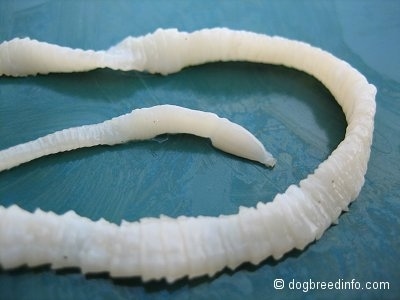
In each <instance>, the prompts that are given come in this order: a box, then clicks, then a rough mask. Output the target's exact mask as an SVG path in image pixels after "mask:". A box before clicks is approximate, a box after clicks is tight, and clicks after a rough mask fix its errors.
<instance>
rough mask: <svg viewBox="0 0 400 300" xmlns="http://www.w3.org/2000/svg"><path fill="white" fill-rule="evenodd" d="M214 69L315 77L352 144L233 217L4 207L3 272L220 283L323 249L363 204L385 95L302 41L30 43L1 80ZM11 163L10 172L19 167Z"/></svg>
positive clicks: (22, 43) (217, 33) (17, 51)
mask: <svg viewBox="0 0 400 300" xmlns="http://www.w3.org/2000/svg"><path fill="white" fill-rule="evenodd" d="M61 57H62V58H63V59H60V58H61ZM214 61H250V62H256V63H267V64H280V65H284V66H287V67H291V68H295V69H298V70H300V71H304V72H306V73H308V74H310V75H312V76H314V77H315V78H317V79H318V80H320V81H321V82H322V83H323V84H324V85H325V86H326V87H327V88H328V89H329V91H330V92H331V93H332V94H333V96H334V97H335V99H336V100H337V102H338V103H339V104H340V105H341V106H342V108H343V111H344V114H345V116H346V120H347V122H348V126H347V129H346V134H345V138H344V140H343V141H342V142H341V143H340V144H339V145H338V147H337V148H336V149H335V150H334V151H333V152H332V154H331V155H330V156H329V157H328V159H327V160H325V161H324V162H322V163H321V164H320V165H319V166H318V168H317V169H316V170H315V171H314V173H313V174H310V175H309V176H307V178H305V179H303V180H301V181H300V183H299V184H298V185H291V186H289V187H288V189H287V190H286V191H285V192H284V193H283V194H278V195H276V196H275V198H274V199H273V201H272V202H268V203H262V202H260V203H258V204H257V206H256V207H254V208H252V207H250V208H244V207H241V208H240V209H239V212H238V214H234V215H227V216H226V215H221V216H219V217H203V216H199V217H184V216H182V217H178V218H177V219H172V218H169V217H165V216H161V217H160V218H144V219H141V220H139V221H137V222H131V223H130V222H125V221H122V223H121V225H116V224H112V223H109V222H107V221H105V220H103V219H101V220H99V221H96V222H93V221H91V220H89V219H87V218H84V217H80V216H78V215H76V214H75V213H74V212H72V211H70V212H67V213H66V214H64V215H61V216H59V215H56V214H54V213H52V212H43V211H42V210H40V209H37V210H36V211H35V212H34V213H29V212H27V211H25V210H23V209H21V208H19V207H18V206H16V205H13V206H11V207H8V208H5V207H3V206H0V264H1V266H2V267H3V268H5V269H9V268H13V267H17V266H20V265H22V264H27V265H28V266H36V265H41V264H51V266H52V267H53V268H63V267H68V266H77V267H80V268H81V270H82V272H84V273H91V272H103V271H107V272H109V274H110V275H111V276H116V277H121V276H141V277H142V278H143V280H145V281H146V280H152V279H161V278H165V279H166V280H167V281H168V282H173V281H175V280H177V279H179V278H182V277H184V276H188V277H189V278H193V277H197V276H202V275H205V274H208V275H209V276H212V275H214V274H215V273H216V272H218V271H220V270H222V269H224V268H225V267H228V268H230V269H235V268H236V267H237V266H239V265H240V264H242V263H244V262H251V263H253V264H258V263H260V262H261V261H262V260H264V259H266V258H267V257H269V256H271V255H272V256H273V257H274V258H280V257H282V256H283V255H284V254H285V253H286V252H288V251H290V250H291V249H294V248H297V249H304V247H305V246H306V245H308V244H309V243H311V242H313V241H314V240H316V239H319V238H320V237H321V236H322V234H323V232H324V231H325V230H326V229H327V228H328V227H329V226H330V225H331V224H332V222H335V221H336V220H337V219H338V217H339V216H340V214H341V212H342V211H343V210H346V209H347V207H348V205H349V203H350V202H351V201H353V200H354V199H356V197H357V196H358V194H359V192H360V190H361V188H362V186H363V183H364V175H365V173H366V170H367V164H368V160H369V156H370V147H371V143H372V134H373V128H374V115H375V109H376V104H375V94H376V88H375V87H374V86H373V85H371V84H369V83H368V81H367V80H366V78H365V77H364V76H363V75H362V74H360V73H359V72H358V71H357V70H356V69H354V68H353V67H351V66H350V65H349V64H348V63H346V62H344V61H342V60H340V59H338V58H336V57H335V56H333V55H332V54H330V53H328V52H326V51H323V50H321V49H319V48H316V47H312V46H310V45H309V44H306V43H303V42H299V41H294V40H288V39H285V38H282V37H271V36H267V35H263V34H256V33H251V32H245V31H233V30H229V29H224V28H215V29H204V30H200V31H195V32H192V33H186V32H178V31H177V30H174V29H168V30H162V29H160V30H157V31H156V32H154V33H153V34H148V35H146V36H143V37H137V38H133V37H128V38H127V39H125V40H123V41H122V42H121V43H119V44H117V45H116V46H114V47H112V48H110V49H109V50H107V51H97V52H95V51H90V50H89V51H84V50H73V49H70V48H66V47H60V46H56V45H50V44H47V43H41V42H38V41H32V40H30V39H23V40H20V39H14V40H12V41H10V42H4V43H2V44H1V45H0V74H2V75H11V76H25V75H35V74H38V73H41V74H46V73H49V72H72V71H87V70H91V69H94V68H104V67H108V68H111V69H120V70H137V71H147V72H151V73H161V74H165V75H166V74H169V73H172V72H177V71H179V70H180V69H182V68H183V67H186V66H191V65H198V64H202V63H206V62H214ZM235 132H236V131H235ZM207 136H208V135H207ZM114 142H115V141H111V142H110V144H112V143H114ZM117 142H119V140H118V141H117ZM46 146H47V145H46ZM228 148H229V147H228ZM224 150H229V149H224ZM6 151H7V150H6ZM26 152H29V151H26ZM24 155H25V154H24ZM26 155H28V154H26ZM16 158H17V160H19V158H18V155H17V157H16ZM251 159H253V158H251ZM1 160H2V162H1V163H2V166H3V169H4V168H9V167H12V166H13V165H11V166H10V165H7V163H6V162H3V160H5V158H1ZM24 160H25V158H21V159H20V160H19V163H21V162H23V161H24ZM17 164H18V163H17ZM15 165H16V164H15Z"/></svg>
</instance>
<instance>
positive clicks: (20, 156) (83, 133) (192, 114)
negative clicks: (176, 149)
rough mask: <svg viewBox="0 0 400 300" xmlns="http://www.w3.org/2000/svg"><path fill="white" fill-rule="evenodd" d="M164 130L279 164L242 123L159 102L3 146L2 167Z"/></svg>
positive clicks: (123, 140) (0, 163) (148, 135)
mask: <svg viewBox="0 0 400 300" xmlns="http://www.w3.org/2000/svg"><path fill="white" fill-rule="evenodd" d="M164 133H170V134H175V133H190V134H194V135H197V136H201V137H206V138H210V139H211V143H212V144H213V145H214V146H215V147H216V148H218V149H221V150H223V151H225V152H228V153H231V154H234V155H236V156H240V157H243V158H247V159H250V160H255V161H258V162H260V163H262V164H265V165H266V166H268V167H273V166H274V165H275V159H274V158H273V157H272V155H271V154H270V153H269V152H267V151H266V150H265V148H264V146H263V145H262V144H261V142H260V141H259V140H257V139H256V138H255V137H254V136H253V135H252V134H251V133H250V132H248V131H247V130H246V129H244V128H243V127H242V126H240V125H238V124H235V123H232V122H230V121H229V120H227V119H225V118H220V117H218V116H217V115H216V114H213V113H207V112H203V111H198V110H192V109H187V108H183V107H180V106H176V105H158V106H153V107H150V108H142V109H135V110H133V111H132V112H131V113H129V114H125V115H122V116H119V117H116V118H113V119H111V120H107V121H104V122H103V123H99V124H93V125H84V126H79V127H73V128H69V129H64V130H61V131H57V132H55V133H52V134H49V135H46V136H44V137H41V138H38V139H36V140H34V141H31V142H27V143H24V144H19V145H17V146H13V147H10V148H8V149H5V150H2V151H0V171H3V170H7V169H10V168H13V167H16V166H18V165H20V164H22V163H25V162H28V161H31V160H33V159H36V158H39V157H42V156H45V155H49V154H54V153H58V152H63V151H70V150H73V149H78V148H82V147H92V146H97V145H115V144H120V143H125V142H128V141H135V140H145V139H151V138H154V137H156V136H157V135H160V134H164Z"/></svg>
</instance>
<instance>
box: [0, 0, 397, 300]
mask: <svg viewBox="0 0 400 300" xmlns="http://www.w3.org/2000/svg"><path fill="white" fill-rule="evenodd" d="M399 16H400V2H399V1H218V2H215V1H209V0H207V1H168V2H167V1H122V0H118V1H100V0H99V1H58V0H57V1H48V0H32V1H4V0H2V1H0V41H4V40H9V39H12V38H14V37H25V36H29V37H31V38H35V39H38V40H42V41H47V42H51V43H57V44H61V45H65V46H70V47H79V48H84V49H106V48H108V47H109V46H111V45H113V44H115V43H117V42H119V41H120V40H121V39H123V38H124V37H126V36H129V35H132V36H139V35H143V34H146V33H149V32H153V31H154V30H155V29H156V28H159V27H161V28H171V27H172V28H178V29H180V30H185V31H193V30H196V29H201V28H206V27H217V26H223V27H229V28H232V29H243V30H250V31H255V32H259V33H265V34H270V35H281V36H285V37H288V38H292V39H297V40H302V41H305V42H308V43H310V44H313V45H315V46H318V47H321V48H323V49H325V50H327V51H329V52H331V53H333V54H334V55H336V56H338V57H339V58H342V59H344V60H346V61H348V62H349V63H350V64H351V65H353V66H354V67H356V68H357V69H358V70H360V72H361V73H363V74H364V75H365V76H366V77H367V78H368V80H369V81H370V82H371V83H373V84H375V85H376V86H377V88H378V94H377V114H376V125H375V132H374V141H373V146H372V153H371V159H370V162H369V168H368V172H367V174H366V180H365V185H364V187H363V189H362V191H361V193H360V195H359V197H358V198H357V200H356V201H355V202H354V203H353V204H352V205H351V206H350V211H349V212H347V213H344V214H342V216H341V217H340V219H339V224H338V225H336V226H332V227H331V228H329V229H328V230H327V232H326V233H325V234H324V236H323V237H322V238H321V239H320V240H319V241H318V242H316V243H313V244H311V245H310V246H309V247H307V248H306V249H305V250H304V251H292V252H290V253H289V254H287V255H285V256H284V257H283V258H282V259H280V260H279V261H274V260H273V259H267V260H265V261H264V262H262V263H261V264H260V265H258V266H252V265H249V264H245V265H243V266H241V267H240V268H239V269H238V270H236V271H227V270H225V271H223V272H221V273H219V274H218V275H217V276H215V277H214V278H207V277H202V278H198V279H195V280H191V281H189V280H187V279H183V280H180V281H178V282H176V283H174V284H172V285H169V284H167V283H166V282H164V281H159V282H149V283H142V281H141V280H140V279H139V278H130V279H123V280H121V279H119V280H115V279H111V278H109V277H108V276H107V275H106V274H100V275H89V276H85V275H82V274H81V273H80V272H79V270H77V269H71V270H64V271H53V270H51V269H50V268H49V267H47V266H44V267H38V268H33V269H29V268H24V267H23V268H18V269H16V270H12V271H4V270H0V299H76V300H78V299H172V298H173V299H175V298H176V299H188V298H190V299H221V298H226V299H243V298H247V299H267V298H283V297H284V298H293V299H298V298H363V299H368V298H377V297H378V296H379V298H381V299H385V298H393V299H394V298H397V299H398V297H399V296H400V270H399V267H400V264H399V260H400V250H399V249H400V242H399V238H398V233H399V228H400V226H399V212H400V205H399V199H400V179H399V178H400V168H399V162H398V161H399V159H400V139H399V129H400V122H399V117H400V102H399V101H400V71H399V70H400V56H399V53H400V18H399ZM60 59H62V57H60ZM163 103H170V104H177V105H182V106H186V107H190V108H194V109H202V110H207V111H212V112H215V113H217V114H219V115H220V116H223V117H227V118H229V119H231V120H232V121H234V122H237V123H239V124H241V125H243V126H245V127H246V128H248V129H249V130H250V131H252V132H253V133H254V134H255V135H256V136H257V137H258V138H259V139H260V140H261V141H262V142H263V143H264V144H265V145H266V147H267V149H269V150H270V151H271V152H272V153H273V154H274V155H275V156H276V157H277V159H278V163H277V165H276V167H275V168H274V169H267V168H265V167H263V166H261V165H259V164H257V163H253V162H250V161H246V160H243V159H239V158H236V157H233V156H231V155H228V154H225V153H222V152H220V151H218V150H216V149H214V148H213V147H212V146H211V144H210V142H209V140H207V139H201V138H197V137H194V136H190V135H175V136H163V137H160V138H157V139H154V140H150V141H144V142H137V143H128V144H124V145H119V146H114V147H105V146H104V147H95V148H89V149H80V150H77V151H73V152H68V153H63V154H57V155H52V156H49V157H45V158H41V159H38V160H36V161H33V162H30V163H27V164H25V165H22V166H20V167H18V168H15V169H12V170H10V171H6V172H2V173H0V205H4V206H9V205H11V204H14V203H15V204H18V205H19V206H21V207H23V208H25V209H27V210H30V211H33V210H34V209H35V208H37V207H40V208H42V209H43V210H46V211H49V210H51V211H54V212H57V213H64V212H66V211H68V210H75V211H76V212H77V213H78V214H80V215H83V216H86V217H89V218H91V219H93V220H97V219H99V218H100V217H104V218H105V219H107V220H109V221H111V222H115V223H119V222H120V221H121V220H122V219H125V220H130V221H133V220H138V219H139V218H141V217H146V216H154V217H157V216H159V215H160V214H165V215H169V216H172V217H176V216H179V215H190V216H195V215H212V216H218V215H219V214H231V213H236V212H237V210H238V207H239V206H241V205H244V206H254V205H255V204H256V203H257V202H258V201H264V202H267V201H270V200H271V199H272V198H273V197H274V195H275V194H276V193H279V192H283V191H285V190H286V188H287V187H288V185H290V184H293V183H297V182H298V181H299V180H301V179H302V178H304V177H305V176H306V175H307V174H309V173H310V172H312V171H313V170H314V169H315V168H316V167H317V166H318V164H319V163H320V162H322V161H323V160H325V159H326V158H327V156H328V155H329V154H330V153H331V151H332V150H333V149H334V148H335V147H336V146H337V145H338V143H339V142H340V141H341V140H342V139H343V136H344V131H345V128H346V123H345V119H344V116H343V113H342V111H341V109H340V107H339V106H338V105H337V104H336V102H335V101H334V99H333V97H332V96H331V95H330V93H329V92H328V91H327V90H326V89H325V88H324V86H322V85H321V84H320V83H319V82H318V81H317V80H316V79H314V78H313V77H310V76H308V75H307V74H304V73H301V72H298V71H295V70H291V69H287V68H283V67H280V66H271V65H259V64H250V63H245V62H237V63H215V64H206V65H203V66H198V67H192V68H187V69H185V70H183V71H181V72H179V73H176V74H173V75H169V76H166V77H165V76H159V75H149V74H144V73H138V72H125V73H124V72H116V71H110V70H107V69H104V70H95V71H92V72H87V73H80V74H78V73H75V74H53V75H48V76H37V77H27V78H7V77H1V78H0V149H4V148H7V147H10V146H13V145H16V144H18V143H22V142H26V141H29V140H32V139H34V138H37V137H40V136H43V135H45V134H47V133H51V132H54V131H56V130H60V129H64V128H68V127H71V126H76V125H82V124H91V123H96V122H100V121H103V120H105V119H108V118H111V117H114V116H117V115H120V114H123V113H127V112H129V111H131V110H132V109H134V108H138V107H147V106H153V105H156V104H163ZM0 247H1V245H0ZM0 251H1V248H0ZM277 278H281V279H283V280H284V281H285V288H284V289H282V290H275V289H274V287H273V282H274V279H277ZM353 279H354V280H353ZM310 280H311V281H314V282H316V281H325V282H333V283H336V282H346V281H348V282H351V281H352V280H353V283H354V282H358V283H360V286H359V287H360V289H359V290H351V289H346V290H340V289H332V290H328V289H325V290H322V289H316V288H314V289H312V286H310V285H309V289H308V290H307V285H306V284H307V282H309V281H310ZM381 281H382V282H389V283H390V289H389V290H387V289H386V290H379V289H378V290H367V289H366V288H364V289H362V288H363V287H364V284H365V283H366V282H381ZM304 282H306V283H304ZM293 285H295V286H294V289H293ZM353 286H354V287H357V286H358V285H357V284H356V285H354V284H353ZM290 287H292V289H291V288H290ZM296 287H297V289H296Z"/></svg>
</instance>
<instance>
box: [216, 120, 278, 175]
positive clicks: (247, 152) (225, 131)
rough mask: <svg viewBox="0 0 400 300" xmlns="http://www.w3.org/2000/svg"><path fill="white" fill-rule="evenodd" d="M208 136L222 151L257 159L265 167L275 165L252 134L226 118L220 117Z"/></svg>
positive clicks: (270, 156) (273, 160)
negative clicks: (216, 126)
mask: <svg viewBox="0 0 400 300" xmlns="http://www.w3.org/2000/svg"><path fill="white" fill-rule="evenodd" d="M210 138H211V142H212V144H213V146H214V147H216V148H218V149H221V150H222V151H225V152H228V153H230V154H233V155H236V156H239V157H243V158H246V159H250V160H254V161H258V162H260V163H262V164H264V165H266V166H267V167H273V166H274V165H275V162H276V161H275V159H274V158H273V157H272V155H271V154H270V153H269V152H268V151H266V150H265V148H264V146H263V145H262V144H261V142H260V141H259V140H258V139H257V138H256V137H255V136H254V135H253V134H251V133H250V132H249V131H247V130H246V129H245V128H243V127H242V126H240V125H238V124H235V123H232V122H230V121H229V120H227V119H221V121H220V124H219V126H218V128H217V129H216V130H215V131H214V133H213V134H212V136H211V137H210Z"/></svg>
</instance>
